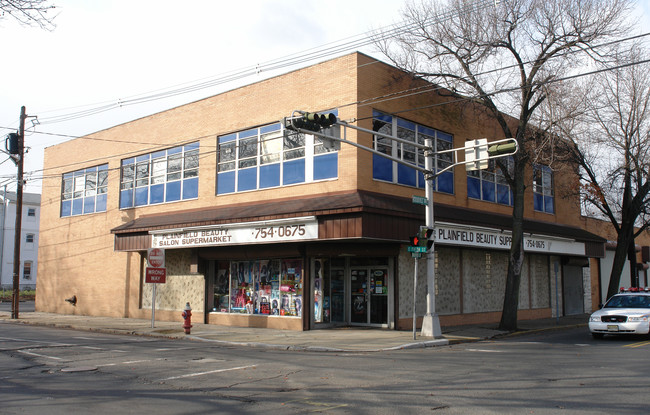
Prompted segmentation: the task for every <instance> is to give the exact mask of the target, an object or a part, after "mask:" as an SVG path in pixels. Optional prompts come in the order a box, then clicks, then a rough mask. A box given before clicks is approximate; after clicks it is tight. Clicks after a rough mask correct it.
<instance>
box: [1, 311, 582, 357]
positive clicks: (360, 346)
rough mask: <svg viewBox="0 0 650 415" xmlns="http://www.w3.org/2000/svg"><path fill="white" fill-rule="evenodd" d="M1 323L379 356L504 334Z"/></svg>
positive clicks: (55, 318) (139, 322) (557, 323)
mask: <svg viewBox="0 0 650 415" xmlns="http://www.w3.org/2000/svg"><path fill="white" fill-rule="evenodd" d="M587 319H588V315H586V314H582V315H578V316H568V317H561V318H560V319H559V320H558V319H555V318H552V319H542V320H526V321H520V322H519V323H518V327H519V331H518V332H517V333H526V332H530V331H533V330H552V329H559V328H568V327H579V326H586V325H587ZM0 322H2V323H13V324H33V325H39V326H49V327H59V328H70V329H76V330H87V331H95V332H101V333H113V334H130V335H141V336H153V337H164V338H179V339H191V340H197V341H207V342H214V343H215V344H219V345H225V346H238V347H241V346H247V347H258V348H267V349H278V350H301V351H329V352H361V351H363V352H378V351H386V350H400V349H412V348H424V347H435V346H445V345H448V344H451V343H459V342H472V341H479V340H485V339H490V338H493V337H497V336H503V335H507V334H509V333H507V332H504V331H500V330H497V329H496V326H497V325H496V324H484V325H468V326H454V327H443V328H442V333H443V338H441V339H433V338H427V337H421V336H420V334H419V331H418V333H416V338H415V340H414V339H413V332H412V331H396V330H387V329H375V328H356V327H346V328H329V329H322V330H310V331H287V330H274V329H263V328H262V329H260V328H244V327H227V326H218V325H213V324H200V323H198V324H197V323H193V327H192V329H191V334H185V333H184V331H183V329H182V320H181V318H180V317H179V321H176V322H167V321H156V322H155V324H154V327H153V328H152V327H151V320H150V319H149V320H144V319H133V318H111V317H89V316H77V315H65V314H53V313H43V312H38V311H27V312H19V319H12V318H11V312H7V311H0Z"/></svg>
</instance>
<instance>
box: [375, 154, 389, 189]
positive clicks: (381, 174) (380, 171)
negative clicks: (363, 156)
mask: <svg viewBox="0 0 650 415" xmlns="http://www.w3.org/2000/svg"><path fill="white" fill-rule="evenodd" d="M372 177H374V178H375V179H378V180H385V181H387V182H392V181H393V162H392V161H390V160H389V159H387V158H384V157H382V156H378V155H377V154H373V155H372Z"/></svg>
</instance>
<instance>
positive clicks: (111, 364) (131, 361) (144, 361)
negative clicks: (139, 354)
mask: <svg viewBox="0 0 650 415" xmlns="http://www.w3.org/2000/svg"><path fill="white" fill-rule="evenodd" d="M158 360H165V359H164V358H162V357H160V358H158V359H143V360H129V361H126V362H118V363H106V364H103V365H97V367H107V366H117V365H132V364H134V363H146V362H155V361H158Z"/></svg>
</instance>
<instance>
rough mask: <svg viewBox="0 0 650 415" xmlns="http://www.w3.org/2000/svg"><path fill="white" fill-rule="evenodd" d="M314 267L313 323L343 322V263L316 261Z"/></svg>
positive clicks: (337, 260)
mask: <svg viewBox="0 0 650 415" xmlns="http://www.w3.org/2000/svg"><path fill="white" fill-rule="evenodd" d="M314 266H315V270H314V272H315V275H314V299H313V301H314V322H316V323H337V322H339V323H341V322H345V284H344V282H345V261H343V260H341V259H332V260H330V259H317V260H316V261H315V263H314Z"/></svg>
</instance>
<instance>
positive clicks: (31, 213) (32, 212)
mask: <svg viewBox="0 0 650 415" xmlns="http://www.w3.org/2000/svg"><path fill="white" fill-rule="evenodd" d="M27 216H36V209H34V208H28V209H27Z"/></svg>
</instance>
